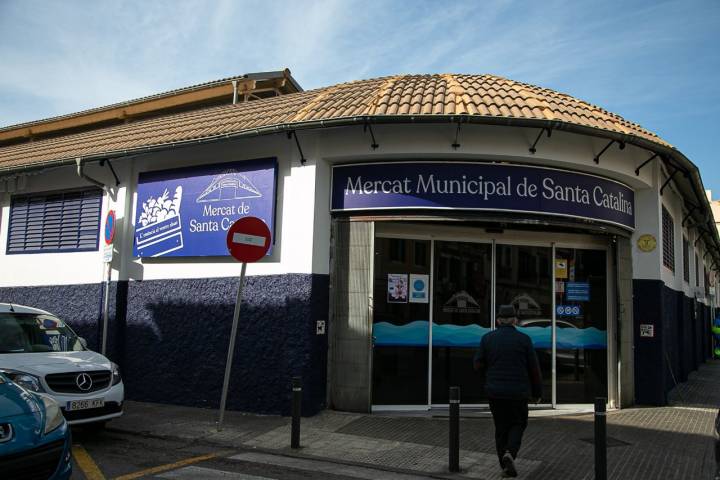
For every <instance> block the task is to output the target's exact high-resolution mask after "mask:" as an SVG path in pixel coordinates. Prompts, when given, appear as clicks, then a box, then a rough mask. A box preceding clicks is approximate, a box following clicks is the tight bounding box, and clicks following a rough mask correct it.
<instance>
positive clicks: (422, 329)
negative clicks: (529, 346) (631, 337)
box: [373, 320, 607, 350]
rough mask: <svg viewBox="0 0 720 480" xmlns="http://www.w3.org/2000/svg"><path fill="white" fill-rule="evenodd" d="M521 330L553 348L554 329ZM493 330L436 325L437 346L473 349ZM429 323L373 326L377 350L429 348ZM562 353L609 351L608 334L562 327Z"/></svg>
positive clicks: (537, 345)
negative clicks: (565, 351) (552, 333)
mask: <svg viewBox="0 0 720 480" xmlns="http://www.w3.org/2000/svg"><path fill="white" fill-rule="evenodd" d="M518 330H519V331H521V332H523V333H525V334H527V335H529V336H530V338H531V339H532V341H533V345H534V346H535V348H552V335H551V330H550V327H518ZM490 331H491V330H490V329H489V328H485V327H481V326H480V325H477V324H471V325H463V326H459V325H438V324H436V323H433V342H432V343H433V347H471V348H475V347H477V346H478V345H479V344H480V339H481V338H482V337H483V335H485V334H486V333H488V332H490ZM429 335H430V332H429V323H428V321H427V320H416V321H414V322H410V323H407V324H405V325H393V324H392V323H388V322H378V323H376V324H374V325H373V337H374V342H375V346H376V347H425V346H427V344H428V337H429ZM557 348H558V350H571V349H576V348H584V349H599V350H603V349H607V332H605V331H604V330H598V329H597V328H595V327H590V328H558V329H557Z"/></svg>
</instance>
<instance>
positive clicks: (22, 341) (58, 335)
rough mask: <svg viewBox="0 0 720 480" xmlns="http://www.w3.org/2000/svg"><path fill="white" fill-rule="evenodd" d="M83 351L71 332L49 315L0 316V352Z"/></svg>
mask: <svg viewBox="0 0 720 480" xmlns="http://www.w3.org/2000/svg"><path fill="white" fill-rule="evenodd" d="M80 350H84V349H83V346H82V344H81V343H80V339H79V338H78V336H77V335H75V332H73V331H72V330H71V329H70V327H69V326H67V325H66V324H65V322H63V321H62V320H60V319H59V318H57V317H53V316H52V315H38V314H27V313H0V353H32V352H72V351H80Z"/></svg>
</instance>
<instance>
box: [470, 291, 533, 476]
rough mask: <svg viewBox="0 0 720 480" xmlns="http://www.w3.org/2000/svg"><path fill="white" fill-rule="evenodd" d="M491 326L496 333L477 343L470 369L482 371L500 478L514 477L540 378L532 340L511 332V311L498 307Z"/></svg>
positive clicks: (513, 316) (513, 308)
mask: <svg viewBox="0 0 720 480" xmlns="http://www.w3.org/2000/svg"><path fill="white" fill-rule="evenodd" d="M495 323H496V325H497V329H496V330H494V331H492V332H490V333H488V334H486V335H485V336H483V337H482V340H481V341H480V347H479V348H478V351H477V353H476V354H475V358H474V367H475V370H480V369H481V368H483V367H484V368H485V370H486V381H485V392H486V393H487V396H488V399H489V402H490V411H491V412H492V416H493V422H494V423H495V446H496V448H497V455H498V459H499V460H500V467H501V468H502V471H503V476H504V477H517V470H516V468H515V459H516V458H517V454H518V451H519V450H520V443H521V442H522V436H523V432H524V431H525V428H526V427H527V423H528V399H532V401H533V402H534V403H538V402H539V401H540V397H541V395H542V377H541V375H540V365H539V364H538V359H537V355H535V349H534V348H533V344H532V340H531V339H530V337H529V336H527V335H525V334H524V333H522V332H519V331H518V330H517V329H516V328H515V324H516V323H517V316H516V314H515V307H513V306H512V305H502V306H500V311H499V312H498V315H497V318H496V319H495Z"/></svg>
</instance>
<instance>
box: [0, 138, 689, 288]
mask: <svg viewBox="0 0 720 480" xmlns="http://www.w3.org/2000/svg"><path fill="white" fill-rule="evenodd" d="M455 131H456V129H455V126H453V125H376V126H375V127H374V133H375V137H376V139H377V142H378V143H379V145H380V147H379V148H378V149H377V150H372V148H371V147H370V144H371V139H370V135H369V133H364V132H363V129H362V128H361V127H360V126H358V127H345V128H332V129H325V130H315V131H306V132H303V131H300V132H299V133H298V137H299V139H300V143H301V146H302V148H303V152H304V154H305V156H306V158H307V164H306V165H304V166H301V165H300V158H299V153H298V151H297V148H296V146H295V142H294V140H288V139H287V137H286V136H285V135H284V134H278V135H272V136H266V137H261V138H254V139H243V140H236V141H232V142H224V143H216V144H206V145H197V146H194V147H188V148H182V149H172V150H168V151H165V152H159V153H153V154H147V155H141V156H136V157H133V158H121V159H117V160H115V161H114V162H113V164H114V166H115V168H116V170H117V171H118V174H119V176H120V177H121V182H122V185H121V186H120V187H119V188H117V189H114V190H113V191H112V193H113V195H110V196H106V197H105V201H104V203H103V218H104V216H105V213H106V211H107V209H108V208H113V209H115V210H116V212H117V218H118V232H117V237H116V243H115V248H116V257H115V259H114V261H113V278H115V279H118V278H120V279H132V280H151V279H167V278H205V277H225V276H233V275H237V274H238V273H239V271H240V265H239V264H238V263H236V262H235V261H234V260H232V259H228V258H166V259H142V260H141V259H135V258H132V245H133V228H134V227H133V225H132V222H133V219H134V203H135V199H136V184H137V177H138V174H139V173H141V172H144V171H150V170H163V169H169V168H178V167H184V166H191V165H198V164H214V163H221V162H229V161H237V160H243V159H247V160H251V159H255V158H264V157H276V158H277V159H278V195H277V221H276V237H277V238H276V243H275V247H274V253H273V254H272V256H270V257H268V258H266V259H263V260H262V261H260V262H258V263H256V264H252V265H250V266H249V267H248V275H269V274H284V273H311V272H313V273H328V271H329V253H330V252H329V251H330V224H331V217H330V212H329V203H330V175H331V166H332V165H333V164H338V163H346V162H370V161H387V160H413V159H433V160H478V161H480V160H484V161H498V162H516V163H525V164H531V165H544V166H554V167H558V168H565V169H571V170H577V171H582V172H588V173H594V174H598V175H601V176H604V177H608V178H612V179H616V180H619V181H622V182H624V183H626V184H628V185H630V186H631V187H632V188H634V189H635V190H636V197H635V205H636V207H635V217H636V225H637V228H636V231H635V232H634V233H633V235H632V245H633V269H634V278H641V279H662V280H663V281H665V283H666V284H668V285H669V286H671V287H672V288H674V289H677V290H686V291H689V290H687V289H692V288H693V285H684V284H683V282H682V269H681V268H676V275H673V274H672V272H667V271H664V270H666V269H663V268H662V267H661V265H662V256H661V255H662V250H661V245H662V237H661V233H660V202H661V201H663V202H665V203H666V205H668V206H669V209H671V211H672V212H673V216H674V217H675V223H676V229H677V231H676V265H677V267H681V265H682V234H681V229H680V221H681V219H682V216H683V213H682V209H681V206H680V204H681V200H680V199H679V198H678V197H677V196H676V195H675V194H674V193H673V192H672V191H671V190H670V189H668V190H666V194H665V196H664V197H663V198H662V199H660V197H659V196H658V193H657V192H658V189H659V185H660V184H661V183H662V173H661V171H660V167H659V166H658V165H659V163H658V161H657V160H656V161H653V162H652V163H650V164H648V166H646V167H645V168H643V170H642V171H641V172H640V175H639V176H636V175H635V168H636V167H637V166H639V165H640V164H641V163H643V162H644V161H645V160H646V159H647V158H649V157H650V156H651V155H650V153H649V152H647V151H645V150H642V149H640V148H637V147H633V146H629V145H628V146H627V147H626V148H625V149H624V150H620V149H619V148H618V147H617V145H613V146H612V147H610V148H609V149H608V151H607V152H606V153H605V154H604V155H603V156H602V158H601V159H600V161H599V164H595V162H594V161H593V157H594V155H596V154H597V153H598V152H600V151H601V150H602V149H603V148H604V147H605V146H606V145H607V141H606V140H602V139H596V138H592V137H586V136H582V135H576V134H571V133H566V132H561V131H555V132H553V134H552V137H551V138H547V137H546V136H543V137H542V138H541V139H540V142H539V143H538V145H537V153H536V154H535V155H532V154H530V153H529V152H528V148H529V147H530V145H531V144H532V142H533V141H534V140H535V137H536V136H537V134H538V132H539V130H538V129H528V128H513V127H502V126H482V125H463V127H462V130H461V131H460V136H459V138H458V142H459V143H460V145H461V146H460V148H458V149H457V150H454V149H453V148H452V147H451V144H452V143H453V141H454V140H455ZM87 171H88V173H89V174H90V175H91V176H93V177H95V178H102V179H104V181H106V182H108V183H112V177H111V175H110V173H109V171H108V169H107V168H101V167H99V166H97V165H96V164H95V165H93V166H90V167H88V168H87ZM82 185H84V182H83V181H82V180H80V179H79V178H78V177H77V176H76V175H75V172H74V168H71V167H66V168H61V169H53V170H51V171H47V172H46V173H44V174H42V175H37V176H33V177H30V178H29V181H28V185H27V188H26V190H25V191H26V192H40V191H45V190H60V189H65V188H73V187H77V186H82ZM0 202H1V203H0V206H1V207H2V217H0V221H1V222H2V223H0V272H2V274H1V275H0V286H20V285H27V286H30V285H49V284H74V283H96V282H99V281H101V280H102V265H101V252H100V251H98V252H89V253H64V254H30V255H5V251H4V250H5V245H6V243H7V228H6V225H7V218H8V215H9V196H8V195H5V197H4V198H0ZM101 227H102V226H101ZM643 233H650V234H653V235H654V236H655V237H656V238H657V241H658V248H657V249H656V250H655V251H654V252H650V253H642V252H640V251H639V250H638V249H637V244H636V240H637V237H638V236H639V235H641V234H643ZM688 235H689V239H690V242H691V250H692V243H693V242H694V235H695V233H694V231H693V230H692V229H690V230H689V231H688ZM691 258H693V257H692V253H691ZM690 263H691V268H693V267H694V262H693V261H691V262H690ZM677 275H679V278H680V280H678V279H677V278H676V276H677ZM693 280H694V272H692V271H691V284H692V281H693Z"/></svg>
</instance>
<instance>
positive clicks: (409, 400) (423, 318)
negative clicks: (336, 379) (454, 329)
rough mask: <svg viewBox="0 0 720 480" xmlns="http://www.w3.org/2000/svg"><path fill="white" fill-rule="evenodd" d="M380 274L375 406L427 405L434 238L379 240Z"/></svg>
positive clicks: (377, 259)
mask: <svg viewBox="0 0 720 480" xmlns="http://www.w3.org/2000/svg"><path fill="white" fill-rule="evenodd" d="M374 275H375V280H374V282H373V283H374V288H373V290H374V293H373V299H374V302H373V329H372V335H373V338H372V345H373V369H372V374H373V379H372V401H373V405H427V403H428V387H427V384H428V383H427V382H428V345H429V336H430V335H429V332H430V303H429V293H428V292H429V287H430V285H429V280H430V241H428V240H405V239H398V238H376V239H375V273H374ZM421 283H423V285H421ZM422 293H424V294H425V295H424V297H423V296H422Z"/></svg>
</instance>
